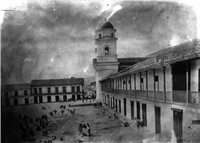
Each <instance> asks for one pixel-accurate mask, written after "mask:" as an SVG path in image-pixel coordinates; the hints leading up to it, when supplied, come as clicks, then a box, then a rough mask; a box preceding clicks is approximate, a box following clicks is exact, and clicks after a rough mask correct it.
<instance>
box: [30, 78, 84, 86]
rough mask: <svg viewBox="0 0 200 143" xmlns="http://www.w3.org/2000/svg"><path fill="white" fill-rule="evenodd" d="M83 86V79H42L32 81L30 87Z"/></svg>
mask: <svg viewBox="0 0 200 143" xmlns="http://www.w3.org/2000/svg"><path fill="white" fill-rule="evenodd" d="M75 84H84V78H66V79H43V80H32V81H31V85H32V86H54V85H75Z"/></svg>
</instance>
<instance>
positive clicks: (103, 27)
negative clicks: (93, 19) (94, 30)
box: [98, 21, 114, 29]
mask: <svg viewBox="0 0 200 143" xmlns="http://www.w3.org/2000/svg"><path fill="white" fill-rule="evenodd" d="M107 28H111V29H114V27H113V25H112V23H110V22H109V21H105V22H103V23H101V24H100V25H99V28H98V29H107Z"/></svg>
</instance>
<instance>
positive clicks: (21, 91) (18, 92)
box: [1, 83, 31, 106]
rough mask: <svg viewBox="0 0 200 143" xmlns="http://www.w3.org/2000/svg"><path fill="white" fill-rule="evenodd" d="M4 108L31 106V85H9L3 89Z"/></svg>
mask: <svg viewBox="0 0 200 143" xmlns="http://www.w3.org/2000/svg"><path fill="white" fill-rule="evenodd" d="M1 91H2V92H1V96H2V98H1V101H2V106H10V105H21V104H29V100H31V99H30V96H31V93H30V84H29V83H23V84H9V85H4V86H2V87H1Z"/></svg>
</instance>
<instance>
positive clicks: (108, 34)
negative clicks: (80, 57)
mask: <svg viewBox="0 0 200 143" xmlns="http://www.w3.org/2000/svg"><path fill="white" fill-rule="evenodd" d="M115 33H116V29H114V27H113V25H112V24H111V23H110V22H109V21H106V20H105V21H104V22H103V23H101V24H100V25H99V27H98V29H97V30H96V31H95V45H96V48H95V52H96V53H97V58H96V59H94V60H93V65H94V69H95V74H96V98H97V100H102V95H101V84H100V82H99V81H100V80H101V79H103V78H104V77H106V76H108V75H110V74H113V73H116V72H118V65H119V63H118V60H117V38H116V37H115Z"/></svg>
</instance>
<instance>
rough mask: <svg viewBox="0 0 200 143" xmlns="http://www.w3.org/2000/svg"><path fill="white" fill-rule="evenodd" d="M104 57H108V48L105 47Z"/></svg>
mask: <svg viewBox="0 0 200 143" xmlns="http://www.w3.org/2000/svg"><path fill="white" fill-rule="evenodd" d="M105 55H109V47H105Z"/></svg>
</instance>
